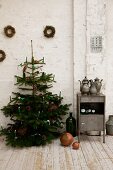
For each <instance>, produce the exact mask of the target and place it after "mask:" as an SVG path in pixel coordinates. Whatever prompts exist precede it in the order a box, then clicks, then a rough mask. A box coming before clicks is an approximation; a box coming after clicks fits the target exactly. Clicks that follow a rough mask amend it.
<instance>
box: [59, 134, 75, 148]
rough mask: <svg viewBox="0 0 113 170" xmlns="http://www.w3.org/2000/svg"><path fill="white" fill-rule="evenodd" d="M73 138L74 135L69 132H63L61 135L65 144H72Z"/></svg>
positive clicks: (61, 139) (62, 142) (61, 140)
mask: <svg viewBox="0 0 113 170" xmlns="http://www.w3.org/2000/svg"><path fill="white" fill-rule="evenodd" d="M73 140H74V137H73V136H72V135H71V134H70V133H68V132H66V133H63V134H62V135H61V137H60V142H61V144H62V145H63V146H69V145H71V144H72V142H73Z"/></svg>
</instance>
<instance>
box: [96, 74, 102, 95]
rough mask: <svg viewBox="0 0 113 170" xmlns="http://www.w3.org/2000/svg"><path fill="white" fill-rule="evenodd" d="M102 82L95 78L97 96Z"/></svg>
mask: <svg viewBox="0 0 113 170" xmlns="http://www.w3.org/2000/svg"><path fill="white" fill-rule="evenodd" d="M102 81H103V79H101V80H100V79H99V78H97V77H96V78H95V86H96V89H97V94H99V93H100V89H101V87H102Z"/></svg>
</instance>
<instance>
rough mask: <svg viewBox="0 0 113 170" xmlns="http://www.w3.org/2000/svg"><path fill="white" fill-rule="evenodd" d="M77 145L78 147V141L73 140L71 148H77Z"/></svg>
mask: <svg viewBox="0 0 113 170" xmlns="http://www.w3.org/2000/svg"><path fill="white" fill-rule="evenodd" d="M79 147H80V143H78V142H73V144H72V148H73V149H79Z"/></svg>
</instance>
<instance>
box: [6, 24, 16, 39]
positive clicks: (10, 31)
mask: <svg viewBox="0 0 113 170" xmlns="http://www.w3.org/2000/svg"><path fill="white" fill-rule="evenodd" d="M4 33H5V35H6V36H7V37H9V38H11V37H13V36H14V34H15V33H16V31H15V28H14V27H12V26H11V25H8V26H6V27H5V28H4Z"/></svg>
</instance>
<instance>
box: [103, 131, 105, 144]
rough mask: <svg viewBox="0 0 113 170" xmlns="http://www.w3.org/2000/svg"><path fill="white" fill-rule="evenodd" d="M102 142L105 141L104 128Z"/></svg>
mask: <svg viewBox="0 0 113 170" xmlns="http://www.w3.org/2000/svg"><path fill="white" fill-rule="evenodd" d="M103 143H105V130H104V131H103Z"/></svg>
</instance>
